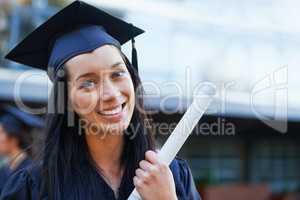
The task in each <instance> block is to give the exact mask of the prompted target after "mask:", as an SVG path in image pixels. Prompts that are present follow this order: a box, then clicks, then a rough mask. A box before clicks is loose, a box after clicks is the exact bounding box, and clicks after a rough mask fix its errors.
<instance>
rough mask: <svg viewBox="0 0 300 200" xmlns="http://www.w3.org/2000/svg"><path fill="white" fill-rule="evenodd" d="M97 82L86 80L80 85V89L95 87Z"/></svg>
mask: <svg viewBox="0 0 300 200" xmlns="http://www.w3.org/2000/svg"><path fill="white" fill-rule="evenodd" d="M95 85H96V83H95V81H94V80H85V81H83V82H82V83H80V85H79V89H88V88H93V87H95Z"/></svg>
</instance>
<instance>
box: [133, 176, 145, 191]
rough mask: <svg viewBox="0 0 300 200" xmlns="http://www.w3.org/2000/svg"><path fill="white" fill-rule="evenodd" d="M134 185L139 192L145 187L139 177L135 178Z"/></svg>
mask: <svg viewBox="0 0 300 200" xmlns="http://www.w3.org/2000/svg"><path fill="white" fill-rule="evenodd" d="M133 184H134V186H135V187H136V189H137V190H138V191H139V190H141V188H142V187H143V181H142V180H141V179H139V178H138V177H137V176H135V177H133Z"/></svg>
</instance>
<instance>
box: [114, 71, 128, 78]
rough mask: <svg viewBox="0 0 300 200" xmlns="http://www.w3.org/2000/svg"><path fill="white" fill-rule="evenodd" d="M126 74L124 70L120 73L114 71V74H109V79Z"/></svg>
mask: <svg viewBox="0 0 300 200" xmlns="http://www.w3.org/2000/svg"><path fill="white" fill-rule="evenodd" d="M125 74H126V71H125V70H121V71H116V72H113V73H112V74H111V77H112V78H118V77H122V76H124V75H125Z"/></svg>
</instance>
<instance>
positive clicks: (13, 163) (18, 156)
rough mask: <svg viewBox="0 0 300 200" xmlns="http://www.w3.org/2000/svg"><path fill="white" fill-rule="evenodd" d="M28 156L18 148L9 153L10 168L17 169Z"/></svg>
mask: <svg viewBox="0 0 300 200" xmlns="http://www.w3.org/2000/svg"><path fill="white" fill-rule="evenodd" d="M25 158H26V153H25V152H23V151H22V150H21V149H19V148H16V149H14V150H12V151H11V153H10V154H9V168H10V169H12V170H13V169H15V168H17V167H18V165H19V164H20V163H21V162H22V161H23V160H24V159H25Z"/></svg>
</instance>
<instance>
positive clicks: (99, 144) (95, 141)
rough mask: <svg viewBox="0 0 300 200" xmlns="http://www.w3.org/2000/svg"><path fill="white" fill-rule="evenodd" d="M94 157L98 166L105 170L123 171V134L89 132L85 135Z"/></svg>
mask: <svg viewBox="0 0 300 200" xmlns="http://www.w3.org/2000/svg"><path fill="white" fill-rule="evenodd" d="M85 138H86V142H87V145H88V148H89V152H90V155H91V157H92V159H93V160H94V161H95V163H96V164H97V167H99V168H100V169H102V170H104V171H115V172H120V171H121V167H122V166H121V156H122V152H123V146H124V137H123V135H122V134H116V135H114V134H107V135H106V136H105V137H102V136H101V135H93V134H87V135H86V136H85Z"/></svg>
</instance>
